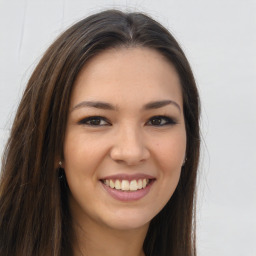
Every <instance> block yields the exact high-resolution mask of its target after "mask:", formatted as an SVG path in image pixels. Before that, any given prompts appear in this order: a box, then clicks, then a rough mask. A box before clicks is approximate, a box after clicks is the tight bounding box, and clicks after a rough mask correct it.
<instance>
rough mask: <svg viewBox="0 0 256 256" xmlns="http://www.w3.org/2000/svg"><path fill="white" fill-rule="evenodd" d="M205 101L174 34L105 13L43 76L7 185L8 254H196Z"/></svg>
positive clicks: (58, 46) (34, 85) (1, 232)
mask: <svg viewBox="0 0 256 256" xmlns="http://www.w3.org/2000/svg"><path fill="white" fill-rule="evenodd" d="M199 145H200V137H199V97H198V92H197V88H196V85H195V81H194V78H193V74H192V71H191V69H190V66H189V63H188V61H187V59H186V57H185V55H184V53H183V52H182V50H181V49H180V47H179V45H178V43H177V42H176V41H175V39H174V38H173V37H172V35H171V34H170V33H169V32H168V31H167V30H166V29H165V28H164V27H162V26H161V25H160V24H159V23H157V22H156V21H154V20H153V19H151V18H149V17H147V16H146V15H143V14H140V13H123V12H120V11H114V10H109V11H104V12H101V13H98V14H95V15H92V16H90V17H88V18H86V19H84V20H82V21H80V22H78V23H77V24H75V25H74V26H72V27H71V28H69V29H68V30H67V31H66V32H64V33H63V34H62V35H61V36H60V37H59V38H58V39H57V40H56V41H55V42H54V43H53V44H52V45H51V46H50V48H49V49H48V50H47V52H46V53H45V55H44V56H43V58H42V60H41V61H40V63H39V64H38V66H37V67H36V69H35V71H34V73H33V74H32V76H31V78H30V80H29V82H28V85H27V88H26V90H25V92H24V95H23V98H22V100H21V103H20V105H19V108H18V111H17V114H16V118H15V120H14V123H13V127H12V131H11V135H10V138H9V141H8V143H7V146H6V149H5V154H4V157H3V163H2V176H1V183H0V255H6V256H9V255H10V256H13V255H19V256H20V255H26V256H29V255H31V256H32V255H33V256H35V255H38V256H42V255H54V256H57V255H75V256H81V255H84V256H85V255H90V256H92V255H135V256H136V255H140V256H141V255H146V256H153V255H154V256H160V255H161V256H166V255H176V256H177V255H183V256H184V255H196V248H195V221H194V219H195V188H196V174H197V167H198V159H199Z"/></svg>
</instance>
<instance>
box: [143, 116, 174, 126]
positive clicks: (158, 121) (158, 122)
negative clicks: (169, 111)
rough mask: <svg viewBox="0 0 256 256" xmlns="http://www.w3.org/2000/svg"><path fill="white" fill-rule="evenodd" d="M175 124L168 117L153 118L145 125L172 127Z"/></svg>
mask: <svg viewBox="0 0 256 256" xmlns="http://www.w3.org/2000/svg"><path fill="white" fill-rule="evenodd" d="M176 123H177V122H176V121H175V120H174V119H173V118H171V117H168V116H153V117H151V118H150V119H149V121H148V122H147V123H146V124H147V125H152V126H164V125H174V124H176Z"/></svg>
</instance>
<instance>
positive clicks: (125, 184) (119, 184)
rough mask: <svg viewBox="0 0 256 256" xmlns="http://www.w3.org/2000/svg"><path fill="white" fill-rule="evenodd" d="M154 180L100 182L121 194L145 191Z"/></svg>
mask: <svg viewBox="0 0 256 256" xmlns="http://www.w3.org/2000/svg"><path fill="white" fill-rule="evenodd" d="M154 180H155V179H148V178H141V179H132V180H127V179H102V180H100V181H101V182H102V183H103V184H104V185H106V186H107V187H109V188H112V189H115V190H119V191H123V192H128V191H130V192H133V191H137V190H142V189H145V188H146V187H147V186H149V185H150V184H151V183H152V182H153V181H154Z"/></svg>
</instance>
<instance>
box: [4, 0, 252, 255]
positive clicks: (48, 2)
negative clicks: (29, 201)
mask: <svg viewBox="0 0 256 256" xmlns="http://www.w3.org/2000/svg"><path fill="white" fill-rule="evenodd" d="M106 8H117V9H121V10H127V11H142V12H145V13H148V14H150V15H151V16H152V17H153V18H155V19H156V20H158V21H160V22H161V23H162V24H163V25H165V26H166V27H167V28H168V29H169V30H170V31H171V32H172V33H173V35H174V36H175V37H176V39H177V40H178V41H179V42H180V44H181V46H182V48H183V49H184V51H185V53H186V55H187V57H188V59H189V61H190V63H191V66H192V69H193V71H194V75H195V77H196V81H197V84H198V87H199V92H200V95H201V101H202V120H201V129H202V157H201V163H200V169H199V179H198V183H199V185H198V203H197V212H198V214H197V220H198V222H197V240H198V255H199V256H206V255H207V256H215V255H218V256H227V255H232V256H247V255H248V256H256V135H255V134H256V1H255V0H254V1H253V0H252V1H250V0H244V1H241V0H222V1H221V0H215V1H210V0H193V1H188V0H187V1H185V0H176V1H174V0H144V1H143V0H140V1H139V0H134V1H132V0H130V1H129V0H126V1H125V0H119V1H114V0H0V154H2V151H3V148H4V144H5V142H6V140H7V138H8V134H9V129H10V127H11V123H12V120H13V118H14V115H15V111H16V109H17V105H18V102H19V100H20V98H21V95H22V92H23V90H24V88H25V85H26V82H27V80H28V78H29V77H30V75H31V72H32V71H33V69H34V67H35V65H36V64H37V63H38V61H39V60H40V58H41V56H42V54H43V52H44V51H45V50H46V49H47V47H48V46H49V45H50V43H51V42H52V41H53V40H54V39H55V38H56V37H57V36H58V35H59V34H60V33H61V32H62V31H63V30H65V29H66V28H67V27H69V26H70V25H72V24H73V23H75V22H76V21H78V20H79V19H81V18H84V17H86V16H88V15H90V14H93V13H95V12H98V11H101V10H105V9H106Z"/></svg>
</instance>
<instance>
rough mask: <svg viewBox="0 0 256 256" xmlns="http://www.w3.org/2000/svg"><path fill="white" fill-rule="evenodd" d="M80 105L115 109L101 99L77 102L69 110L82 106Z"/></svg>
mask: <svg viewBox="0 0 256 256" xmlns="http://www.w3.org/2000/svg"><path fill="white" fill-rule="evenodd" d="M82 107H89V108H98V109H106V110H116V108H115V107H114V106H113V105H111V104H109V103H106V102H102V101H82V102H80V103H79V104H77V105H76V106H74V107H73V108H72V109H71V111H73V110H75V109H78V108H82Z"/></svg>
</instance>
